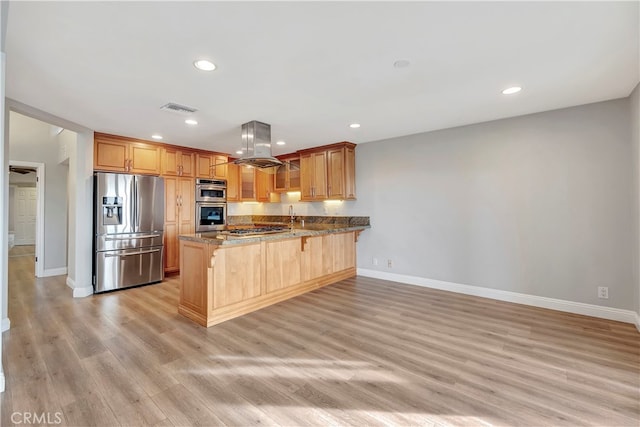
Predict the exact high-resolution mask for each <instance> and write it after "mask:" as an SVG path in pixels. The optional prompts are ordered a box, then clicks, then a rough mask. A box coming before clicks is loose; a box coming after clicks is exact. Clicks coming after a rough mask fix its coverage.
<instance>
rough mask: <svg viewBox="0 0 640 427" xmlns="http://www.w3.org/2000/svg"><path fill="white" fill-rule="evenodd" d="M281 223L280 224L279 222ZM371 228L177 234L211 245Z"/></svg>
mask: <svg viewBox="0 0 640 427" xmlns="http://www.w3.org/2000/svg"><path fill="white" fill-rule="evenodd" d="M279 225H281V224H279ZM367 228H371V226H370V225H350V224H318V223H311V224H305V225H304V227H301V226H300V224H295V225H294V228H293V232H292V231H290V230H287V231H282V232H278V233H270V234H259V235H249V236H246V235H245V236H231V235H225V234H220V233H219V232H217V231H209V232H205V233H195V234H181V235H180V236H178V238H179V239H180V240H188V241H192V242H199V243H207V244H211V245H224V246H226V245H244V244H247V243H257V242H262V241H265V240H281V239H291V238H296V237H309V236H321V235H323V234H331V233H342V232H347V231H362V230H365V229H367Z"/></svg>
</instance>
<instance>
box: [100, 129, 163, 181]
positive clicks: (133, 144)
mask: <svg viewBox="0 0 640 427" xmlns="http://www.w3.org/2000/svg"><path fill="white" fill-rule="evenodd" d="M93 168H94V170H96V171H107V172H127V173H138V174H146V175H158V174H160V148H159V147H158V146H157V145H154V144H149V143H146V142H144V141H142V140H137V139H133V138H126V137H121V136H117V135H109V134H104V133H98V132H96V133H95V134H94V159H93Z"/></svg>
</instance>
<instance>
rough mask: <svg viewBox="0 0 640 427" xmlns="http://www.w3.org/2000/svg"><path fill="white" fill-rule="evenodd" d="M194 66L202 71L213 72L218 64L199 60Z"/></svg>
mask: <svg viewBox="0 0 640 427" xmlns="http://www.w3.org/2000/svg"><path fill="white" fill-rule="evenodd" d="M193 66H194V67H196V68H197V69H198V70H202V71H213V70H215V69H216V64H214V63H213V62H211V61H207V60H206V59H198V60H197V61H194V63H193Z"/></svg>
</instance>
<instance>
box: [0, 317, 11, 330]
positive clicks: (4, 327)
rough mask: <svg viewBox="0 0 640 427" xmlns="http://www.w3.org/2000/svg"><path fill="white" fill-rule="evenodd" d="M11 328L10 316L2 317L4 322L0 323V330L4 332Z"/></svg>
mask: <svg viewBox="0 0 640 427" xmlns="http://www.w3.org/2000/svg"><path fill="white" fill-rule="evenodd" d="M10 328H11V320H9V318H8V317H5V318H4V319H2V324H1V325H0V330H2V332H4V331H8V330H9V329H10Z"/></svg>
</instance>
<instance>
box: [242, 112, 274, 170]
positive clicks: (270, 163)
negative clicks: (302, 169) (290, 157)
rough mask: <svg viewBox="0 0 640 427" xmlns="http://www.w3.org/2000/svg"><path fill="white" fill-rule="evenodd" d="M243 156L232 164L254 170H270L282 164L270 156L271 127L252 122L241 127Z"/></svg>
mask: <svg viewBox="0 0 640 427" xmlns="http://www.w3.org/2000/svg"><path fill="white" fill-rule="evenodd" d="M242 148H243V150H242V151H243V156H242V157H241V158H239V159H237V160H234V162H233V163H235V164H237V165H249V166H254V167H256V168H271V167H274V166H280V165H282V162H281V161H280V160H278V159H276V158H275V157H273V156H272V155H271V126H270V125H268V124H266V123H262V122H258V121H256V120H253V121H251V122H249V123H245V124H243V125H242Z"/></svg>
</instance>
